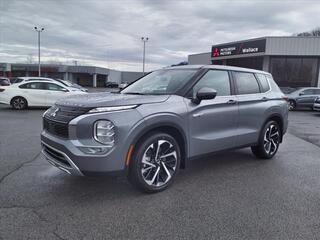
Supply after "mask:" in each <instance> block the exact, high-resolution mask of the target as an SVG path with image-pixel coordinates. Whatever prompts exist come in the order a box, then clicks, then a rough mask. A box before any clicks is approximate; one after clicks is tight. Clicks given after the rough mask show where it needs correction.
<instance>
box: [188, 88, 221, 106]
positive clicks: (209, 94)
mask: <svg viewBox="0 0 320 240" xmlns="http://www.w3.org/2000/svg"><path fill="white" fill-rule="evenodd" d="M216 96H217V91H216V90H215V89H213V88H208V87H203V88H201V89H200V90H199V91H198V92H197V94H196V97H195V98H193V99H192V102H193V103H195V104H199V103H200V102H201V101H202V100H208V99H214V98H215V97H216Z"/></svg>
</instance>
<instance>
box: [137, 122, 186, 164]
mask: <svg viewBox="0 0 320 240" xmlns="http://www.w3.org/2000/svg"><path fill="white" fill-rule="evenodd" d="M152 132H164V133H167V134H169V135H171V136H172V137H174V138H175V139H176V141H177V142H178V144H179V147H180V151H181V164H180V168H183V169H184V168H185V167H186V161H187V158H188V143H187V137H186V134H185V132H184V130H183V129H182V127H180V126H179V125H177V124H175V123H172V122H161V123H157V124H152V125H149V126H147V127H145V128H144V129H143V131H141V132H140V133H139V134H138V135H137V136H136V137H135V138H134V140H133V142H132V145H133V146H134V148H135V147H136V146H137V145H138V144H139V141H141V140H142V139H143V137H144V136H146V135H148V134H150V133H152Z"/></svg>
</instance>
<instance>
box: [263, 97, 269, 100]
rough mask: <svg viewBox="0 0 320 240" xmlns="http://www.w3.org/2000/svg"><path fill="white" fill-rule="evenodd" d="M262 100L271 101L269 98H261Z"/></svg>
mask: <svg viewBox="0 0 320 240" xmlns="http://www.w3.org/2000/svg"><path fill="white" fill-rule="evenodd" d="M261 100H262V101H268V100H269V98H267V97H263V98H261Z"/></svg>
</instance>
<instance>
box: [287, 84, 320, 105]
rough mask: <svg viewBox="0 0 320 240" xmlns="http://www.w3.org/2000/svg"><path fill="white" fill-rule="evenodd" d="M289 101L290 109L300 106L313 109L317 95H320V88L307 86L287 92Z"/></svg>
mask: <svg viewBox="0 0 320 240" xmlns="http://www.w3.org/2000/svg"><path fill="white" fill-rule="evenodd" d="M287 96H288V101H289V110H294V109H297V108H300V107H304V108H310V109H313V104H314V102H315V100H316V98H317V97H320V88H316V87H306V88H298V89H297V90H295V91H293V92H291V93H289V94H287Z"/></svg>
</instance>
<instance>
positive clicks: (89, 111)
mask: <svg viewBox="0 0 320 240" xmlns="http://www.w3.org/2000/svg"><path fill="white" fill-rule="evenodd" d="M287 125H288V103H287V101H286V97H285V96H283V93H282V92H281V90H280V89H279V87H278V86H277V84H276V83H275V82H274V80H273V79H272V76H271V75H270V74H269V73H267V72H263V71H257V70H252V69H245V68H237V67H229V66H215V65H209V66H198V65H188V66H183V67H182V66H181V67H171V68H166V69H161V70H158V71H154V72H152V73H150V74H148V75H146V76H144V77H142V78H141V79H139V80H137V81H136V82H134V83H132V84H131V85H129V86H128V87H126V88H125V89H124V90H122V91H121V92H119V93H92V94H87V95H83V96H77V97H70V98H67V99H65V100H61V101H58V102H57V103H56V104H55V105H54V106H53V107H52V108H50V109H49V110H48V111H47V112H46V113H45V114H44V115H43V131H42V134H41V142H42V153H43V154H44V155H45V157H46V159H47V160H48V161H49V162H50V163H51V164H52V165H54V166H56V167H57V168H59V169H61V170H63V171H65V172H67V173H69V174H74V175H89V174H97V173H119V172H121V173H123V172H124V173H126V174H127V176H128V178H129V180H130V182H131V183H132V184H133V185H134V186H136V187H138V188H139V189H141V190H143V191H145V192H158V191H161V190H164V189H166V188H167V187H168V186H169V185H170V184H172V182H173V180H174V179H175V177H176V175H177V173H178V171H179V169H181V168H185V167H186V166H187V165H188V162H189V161H191V160H194V159H198V158H199V157H203V156H208V155H211V154H212V153H216V152H220V151H225V150H230V149H235V148H243V147H251V149H252V152H253V154H254V155H255V156H257V157H258V158H261V159H270V158H272V157H273V156H274V155H275V154H276V153H277V151H278V148H279V144H280V143H281V142H282V141H283V135H284V134H285V132H286V130H287Z"/></svg>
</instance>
